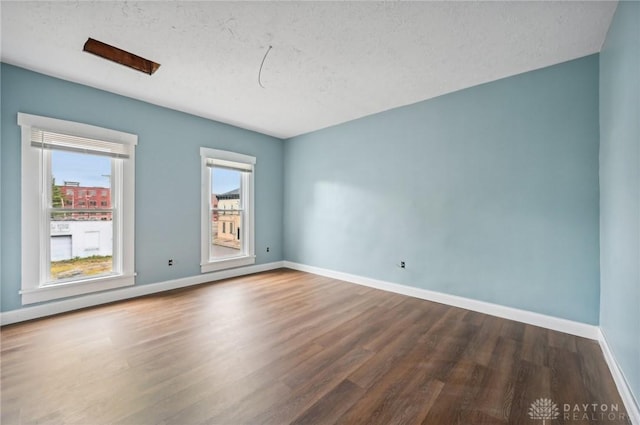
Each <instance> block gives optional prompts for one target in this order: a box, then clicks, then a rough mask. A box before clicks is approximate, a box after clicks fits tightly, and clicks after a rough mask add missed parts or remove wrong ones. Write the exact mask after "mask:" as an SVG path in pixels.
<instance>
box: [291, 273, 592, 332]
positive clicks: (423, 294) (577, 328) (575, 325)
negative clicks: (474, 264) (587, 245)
mask: <svg viewBox="0 0 640 425" xmlns="http://www.w3.org/2000/svg"><path fill="white" fill-rule="evenodd" d="M284 267H286V268H289V269H294V270H299V271H303V272H308V273H313V274H317V275H321V276H326V277H330V278H333V279H338V280H344V281H346V282H351V283H356V284H358V285H364V286H368V287H371V288H376V289H381V290H383V291H389V292H394V293H396V294H402V295H408V296H410V297H414V298H420V299H423V300H428V301H434V302H437V303H441V304H447V305H451V306H454V307H460V308H464V309H467V310H472V311H477V312H479V313H484V314H489V315H491V316H497V317H501V318H504V319H509V320H515V321H517V322H522V323H527V324H529V325H534V326H540V327H543V328H547V329H552V330H554V331H559V332H564V333H568V334H571V335H576V336H580V337H583V338H589V339H593V340H598V339H599V335H600V330H599V328H598V326H595V325H588V324H586V323H580V322H575V321H572V320H567V319H562V318H559V317H553V316H547V315H544V314H540V313H534V312H532V311H526V310H520V309H517V308H513V307H506V306H502V305H498V304H492V303H488V302H485V301H478V300H474V299H470V298H464V297H459V296H456V295H449V294H445V293H442V292H436V291H430V290H428V289H422V288H416V287H412V286H406V285H400V284H397V283H392V282H386V281H383V280H377V279H371V278H368V277H363V276H358V275H353V274H349V273H342V272H338V271H334V270H329V269H323V268H320V267H314V266H308V265H306V264H299V263H294V262H291V261H284Z"/></svg>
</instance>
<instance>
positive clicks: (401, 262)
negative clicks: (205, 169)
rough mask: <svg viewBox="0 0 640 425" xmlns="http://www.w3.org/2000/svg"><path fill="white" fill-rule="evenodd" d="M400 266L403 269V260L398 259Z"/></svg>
mask: <svg viewBox="0 0 640 425" xmlns="http://www.w3.org/2000/svg"><path fill="white" fill-rule="evenodd" d="M400 268H401V269H404V261H400Z"/></svg>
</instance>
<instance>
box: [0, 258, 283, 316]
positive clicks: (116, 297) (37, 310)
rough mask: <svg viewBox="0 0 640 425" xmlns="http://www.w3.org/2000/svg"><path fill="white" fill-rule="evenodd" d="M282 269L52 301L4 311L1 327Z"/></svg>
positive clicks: (250, 269) (243, 270)
mask: <svg viewBox="0 0 640 425" xmlns="http://www.w3.org/2000/svg"><path fill="white" fill-rule="evenodd" d="M283 266H284V264H283V262H282V261H275V262H273V263H267V264H257V265H253V266H247V267H239V268H236V269H229V270H222V271H219V272H213V273H205V274H201V275H197V276H190V277H185V278H181V279H173V280H167V281H164V282H158V283H150V284H147V285H140V286H129V287H126V288H122V289H115V290H112V291H104V292H98V293H95V294H90V295H84V296H80V297H77V298H71V299H68V300H62V301H53V302H49V303H46V304H41V305H36V306H33V307H25V308H20V309H18V310H11V311H5V312H2V313H0V325H9V324H11V323H18V322H24V321H26V320H32V319H38V318H40V317H46V316H51V315H54V314H59V313H66V312H68V311H73V310H79V309H81V308H86V307H93V306H96V305H100V304H106V303H111V302H114V301H121V300H126V299H129V298H136V297H141V296H143V295H150V294H155V293H158V292H164V291H169V290H172V289H178V288H185V287H187V286H192V285H199V284H202V283H207V282H213V281H216V280H222V279H228V278H231V277H237V276H244V275H248V274H254V273H259V272H264V271H268V270H274V269H279V268H281V267H283Z"/></svg>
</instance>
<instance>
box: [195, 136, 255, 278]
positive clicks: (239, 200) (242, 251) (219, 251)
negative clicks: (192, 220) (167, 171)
mask: <svg viewBox="0 0 640 425" xmlns="http://www.w3.org/2000/svg"><path fill="white" fill-rule="evenodd" d="M200 156H201V168H202V176H201V187H202V201H201V203H202V221H201V227H202V231H201V235H202V242H201V257H202V258H201V263H200V266H201V267H200V269H201V272H202V273H206V272H212V271H216V270H223V269H227V268H232V267H240V266H246V265H249V264H254V263H255V251H254V230H255V229H254V213H253V172H254V167H255V163H256V159H255V157H252V156H248V155H243V154H239V153H235V152H227V151H221V150H217V149H209V148H200ZM233 229H235V232H234V230H233ZM227 230H228V232H227Z"/></svg>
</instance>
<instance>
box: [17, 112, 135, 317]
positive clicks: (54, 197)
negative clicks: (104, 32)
mask: <svg viewBox="0 0 640 425" xmlns="http://www.w3.org/2000/svg"><path fill="white" fill-rule="evenodd" d="M18 124H19V125H20V126H21V129H22V289H21V291H20V294H21V295H22V303H23V304H30V303H36V302H41V301H47V300H52V299H57V298H63V297H69V296H74V295H81V294H87V293H91V292H96V291H102V290H106V289H113V288H118V287H123V286H129V285H133V284H134V275H135V273H134V239H133V235H134V187H135V186H134V183H135V182H134V178H135V168H134V167H135V157H134V155H135V145H136V143H137V136H135V135H132V134H128V133H122V132H119V131H114V130H108V129H104V128H100V127H94V126H90V125H86V124H80V123H74V122H70V121H63V120H57V119H52V118H46V117H39V116H34V115H28V114H22V113H19V114H18ZM58 182H64V186H67V185H68V184H70V183H72V182H73V185H74V186H77V187H78V189H77V192H75V194H74V191H73V190H71V189H67V190H65V191H64V192H63V188H62V186H63V185H61V184H60V183H58ZM76 182H77V184H76ZM82 186H84V187H85V188H82ZM87 187H92V188H95V187H99V188H100V187H102V188H104V190H105V191H110V193H111V203H110V205H109V206H104V205H103V206H102V208H100V209H99V210H98V212H96V211H95V210H94V212H88V211H87V210H86V209H83V207H84V206H85V205H86V200H84V199H83V200H82V201H80V200H79V199H77V198H79V197H81V196H82V197H84V196H85V195H86V193H87V192H89V193H91V192H92V191H93V193H94V194H95V193H96V192H95V189H93V190H88V189H87ZM89 204H90V205H91V206H96V202H95V201H89Z"/></svg>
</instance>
